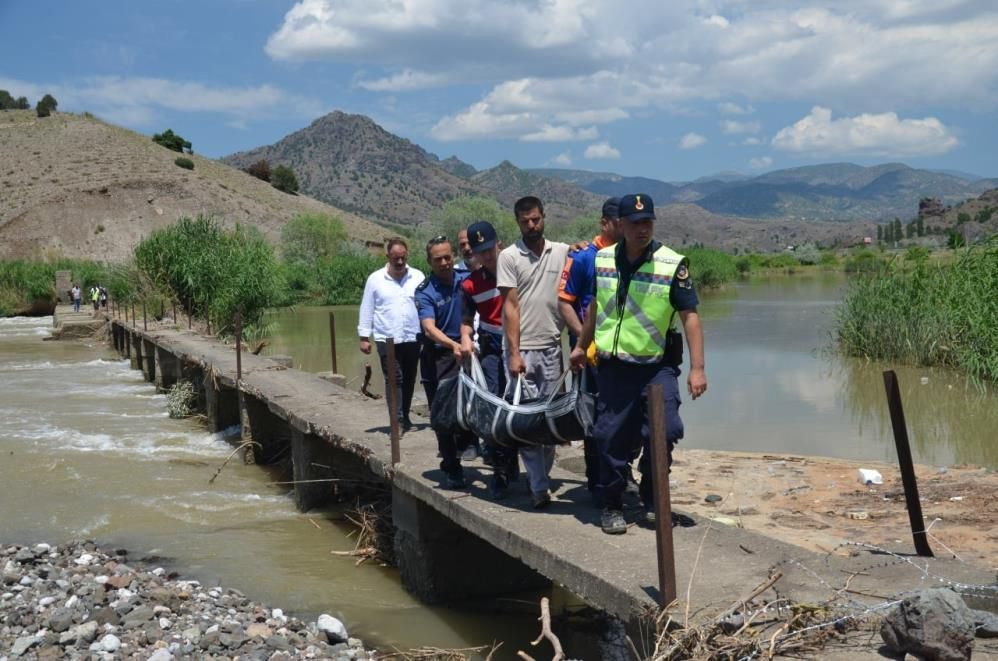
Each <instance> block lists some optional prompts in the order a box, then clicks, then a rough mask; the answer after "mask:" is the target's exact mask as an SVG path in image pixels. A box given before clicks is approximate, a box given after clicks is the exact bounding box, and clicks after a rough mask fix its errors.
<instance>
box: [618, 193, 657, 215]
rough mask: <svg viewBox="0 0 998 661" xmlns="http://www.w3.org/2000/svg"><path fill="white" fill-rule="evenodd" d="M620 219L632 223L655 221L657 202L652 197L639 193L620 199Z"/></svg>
mask: <svg viewBox="0 0 998 661" xmlns="http://www.w3.org/2000/svg"><path fill="white" fill-rule="evenodd" d="M620 218H621V219H622V220H629V221H631V222H636V221H639V220H646V219H651V220H655V202H654V200H652V199H651V195H647V194H645V193H638V194H636V195H625V196H624V197H622V198H620Z"/></svg>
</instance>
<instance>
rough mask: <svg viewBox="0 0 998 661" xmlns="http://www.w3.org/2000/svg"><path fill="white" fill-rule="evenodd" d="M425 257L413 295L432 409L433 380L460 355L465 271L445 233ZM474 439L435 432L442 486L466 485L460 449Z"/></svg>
mask: <svg viewBox="0 0 998 661" xmlns="http://www.w3.org/2000/svg"><path fill="white" fill-rule="evenodd" d="M426 259H427V261H428V262H429V263H430V270H431V275H430V277H429V278H427V279H426V280H424V281H423V282H422V283H420V285H419V286H418V287H416V296H415V299H416V309H417V310H418V312H419V323H420V326H421V327H422V330H423V335H424V336H425V337H426V344H425V345H424V347H423V351H428V352H431V353H432V357H433V361H432V362H433V368H434V370H435V374H434V377H435V378H434V379H432V380H428V382H427V389H426V397H427V399H428V400H429V404H430V407H431V409H432V406H433V400H434V398H435V396H436V391H437V384H438V383H439V382H440V381H442V380H444V379H446V378H448V377H451V376H454V375H455V374H457V370H458V362H459V361H460V359H461V320H462V318H463V312H464V296H463V294H462V289H461V282H462V281H464V279H465V278H466V277H468V274H467V272H466V271H461V272H456V271H455V270H454V254H453V252H452V248H451V244H450V241H448V240H447V237H445V236H438V237H435V238H433V239H430V241H429V243H427V244H426ZM425 364H426V363H424V365H425ZM430 384H432V387H430ZM431 423H432V420H431ZM475 440H476V439H475V438H474V435H473V434H471V433H470V432H460V433H456V434H455V433H441V432H437V447H438V449H439V451H440V468H441V470H443V472H444V475H445V478H444V481H443V487H444V488H445V489H461V488H464V487H465V486H466V485H465V481H464V471H463V470H462V468H461V458H460V449H461V448H464V447H465V446H467V445H468V444H469V443H473V442H475Z"/></svg>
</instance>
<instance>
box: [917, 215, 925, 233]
mask: <svg viewBox="0 0 998 661" xmlns="http://www.w3.org/2000/svg"><path fill="white" fill-rule="evenodd" d="M915 233H916V234H918V235H919V236H925V220H924V219H923V218H922V217H921V216H919V217H918V220H916V221H915Z"/></svg>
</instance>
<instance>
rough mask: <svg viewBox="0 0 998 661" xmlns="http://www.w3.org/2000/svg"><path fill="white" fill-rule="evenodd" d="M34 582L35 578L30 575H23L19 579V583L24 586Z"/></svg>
mask: <svg viewBox="0 0 998 661" xmlns="http://www.w3.org/2000/svg"><path fill="white" fill-rule="evenodd" d="M34 582H35V579H33V578H31V577H30V576H22V577H21V580H20V581H18V583H20V584H21V585H24V586H28V585H31V584H32V583H34Z"/></svg>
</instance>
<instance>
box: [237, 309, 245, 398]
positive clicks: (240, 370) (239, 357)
mask: <svg viewBox="0 0 998 661" xmlns="http://www.w3.org/2000/svg"><path fill="white" fill-rule="evenodd" d="M242 344H243V315H242V313H241V312H239V311H238V310H236V383H237V384H238V383H239V382H240V381H242V380H243V348H242Z"/></svg>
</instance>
